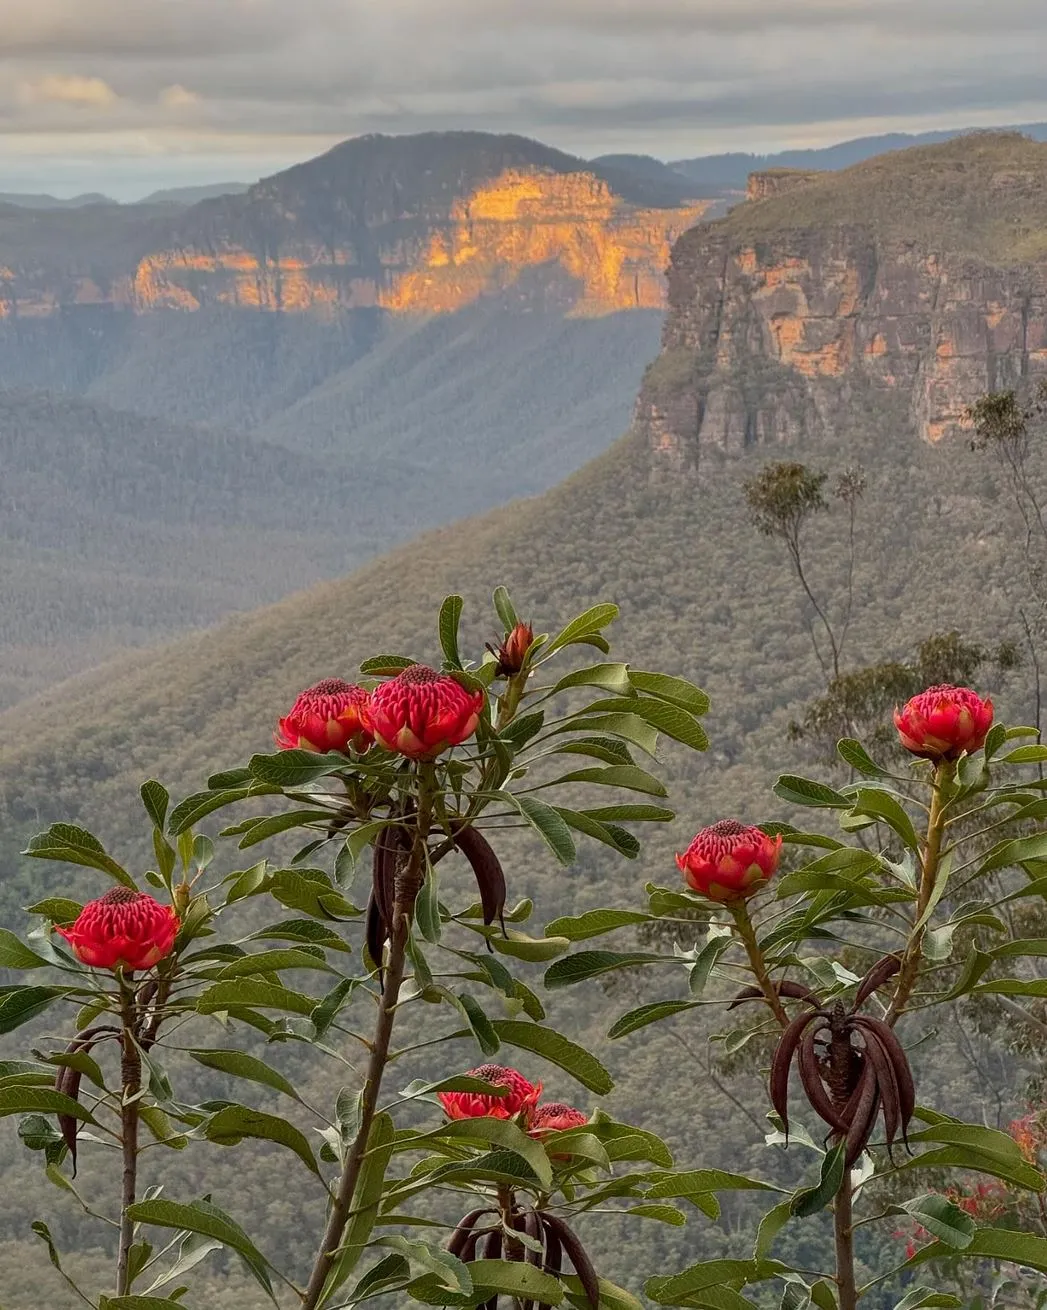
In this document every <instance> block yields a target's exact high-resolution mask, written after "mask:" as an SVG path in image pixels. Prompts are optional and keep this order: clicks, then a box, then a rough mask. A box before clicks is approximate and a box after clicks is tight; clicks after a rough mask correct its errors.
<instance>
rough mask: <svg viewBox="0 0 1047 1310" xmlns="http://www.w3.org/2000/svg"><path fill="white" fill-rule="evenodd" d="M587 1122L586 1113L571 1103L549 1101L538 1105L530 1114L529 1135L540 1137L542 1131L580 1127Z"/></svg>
mask: <svg viewBox="0 0 1047 1310" xmlns="http://www.w3.org/2000/svg"><path fill="white" fill-rule="evenodd" d="M588 1122H589V1117H588V1115H585V1114H583V1113H582V1112H581V1110H576V1109H575V1108H574V1106H573V1105H565V1104H564V1102H563V1101H549V1102H547V1103H546V1104H545V1105H540V1106H538V1108H537V1109H536V1110H535V1112H534V1114H533V1115H532V1116H531V1136H532V1137H541V1136H542V1134H543V1133H556V1132H560V1131H562V1130H563V1129H564V1128H581V1127H582V1125H583V1124H587V1123H588Z"/></svg>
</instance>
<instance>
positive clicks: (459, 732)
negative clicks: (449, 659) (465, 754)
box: [367, 664, 484, 760]
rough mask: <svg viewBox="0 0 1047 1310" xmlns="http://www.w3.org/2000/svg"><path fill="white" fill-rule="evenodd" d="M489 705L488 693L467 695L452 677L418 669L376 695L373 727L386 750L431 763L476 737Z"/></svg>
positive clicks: (392, 680)
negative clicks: (486, 707)
mask: <svg viewBox="0 0 1047 1310" xmlns="http://www.w3.org/2000/svg"><path fill="white" fill-rule="evenodd" d="M483 705H484V694H483V692H482V691H467V690H466V688H465V687H463V686H462V684H461V683H460V682H458V681H457V680H456V679H455V678H452V677H450V676H449V675H448V674H446V673H437V671H436V670H435V669H431V668H429V667H428V665H425V664H412V665H411V666H410V668H407V669H404V671H403V673H400V674H398V675H397V676H396V677H395V678H390V680H389V681H388V682H383V683H382V685H381V686H380V687H376V688H375V690H374V691H373V692H372V693H371V699H370V703H369V704H368V707H367V724H368V726H369V728H370V730H371V732H372V733H373V734H374V738H375V741H377V742H378V744H379V745H380V746H384V747H385V749H386V750H389V751H397V752H398V753H399V754H400V755H406V756H407V758H408V759H411V760H431V759H435V758H436V756H437V755H439V754H440V753H441V752H442V751H445V750H448V749H449V748H450V747H451V746H457V745H459V744H460V743H461V742H463V741H465V740H466V738H467V737H471V736H472V735H473V733H474V732H475V731H476V725H477V724H478V723H479V721H480V711H481V710H482V709H483Z"/></svg>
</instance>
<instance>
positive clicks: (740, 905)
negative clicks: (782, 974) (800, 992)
mask: <svg viewBox="0 0 1047 1310" xmlns="http://www.w3.org/2000/svg"><path fill="white" fill-rule="evenodd" d="M727 908H728V909H729V910H730V911H731V915H732V917H733V918H734V924H735V927H736V928H737V929H738V936H739V938H740V939H741V943H742V945H743V946H744V947H745V953H746V955H747V956H748V957H749V967H750V968H751V969H752V971H753V976H754V977H755V978H756V981H757V983H758V985H759V988H760V991H761V992H763V994H764V999H765V1000H766V1001H767V1004H768V1005H769V1006H770V1007H771V1013H772V1014H773V1015H774V1017H775V1018H776V1019H777V1020H778V1022H779V1023H780V1024H781V1026H782V1027H783V1028H788V1026H789V1016H788V1015H787V1014H786V1013H785V1006H784V1005H782V1001H781V997H780V996H779V995H778V991H777V989H776V988H775V985H774V983H772V982H771V976H770V974H769V973H768V972H767V962H766V961H765V960H764V958H763V952H762V951H761V950H760V943H759V942H758V941H757V940H756V929H755V928H754V927H753V921H752V919H750V918H749V906H748V904H747V903H746V902H745V901H742V900H738V901H730V902H728V906H727Z"/></svg>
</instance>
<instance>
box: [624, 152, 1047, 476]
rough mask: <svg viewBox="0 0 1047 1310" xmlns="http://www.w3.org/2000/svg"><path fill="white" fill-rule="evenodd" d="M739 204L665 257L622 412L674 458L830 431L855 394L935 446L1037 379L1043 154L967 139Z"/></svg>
mask: <svg viewBox="0 0 1047 1310" xmlns="http://www.w3.org/2000/svg"><path fill="white" fill-rule="evenodd" d="M750 196H752V197H755V198H754V199H750V200H749V201H747V202H746V203H745V204H743V205H740V206H739V207H738V208H737V209H735V210H734V211H733V212H732V213H731V214H730V215H729V216H728V217H727V218H726V219H723V220H722V221H720V222H717V223H713V224H708V225H704V226H703V227H701V228H699V229H695V230H693V231H691V232H689V233H687V234H685V235H684V236H683V237H682V238H681V239H680V240H679V241H678V242H677V244H676V246H675V247H674V249H673V255H672V261H671V266H670V273H669V313H668V317H667V320H666V324H665V329H664V332H663V348H662V353H661V355H660V357H659V359H658V360H657V361H656V362H655V364H654V365H652V367H651V369H650V370H649V371H648V375H647V378H646V379H645V384H644V387H643V390H642V392H641V395H640V399H639V402H638V405H637V422H638V424H639V425H640V426H641V427H642V428H643V429H645V430H646V432H647V435H648V437H649V439H650V441H651V443H652V445H653V446H654V447H655V449H658V450H661V451H663V452H665V453H666V455H667V456H669V457H670V459H671V460H672V461H674V462H676V463H681V464H682V463H687V462H693V461H694V460H696V459H697V456H698V451H699V448H700V447H701V446H703V445H709V446H715V447H719V448H720V449H722V450H725V451H731V450H735V449H738V448H741V447H745V446H749V445H753V444H755V443H767V444H773V443H777V442H784V441H793V440H796V439H799V438H802V437H803V436H804V435H805V434H806V433H809V432H813V431H817V430H818V429H821V428H826V427H829V428H837V429H839V428H841V427H842V426H843V425H845V423H846V412H847V406H848V403H849V402H850V401H851V400H853V397H854V395H855V394H857V393H859V392H860V394H861V395H862V396H863V397H867V398H868V397H871V403H872V404H873V405H875V404H876V396H877V394H880V395H881V396H883V397H884V399H885V400H887V399H888V397H889V398H891V399H892V400H893V399H894V398H896V397H898V396H902V397H904V399H905V401H906V403H907V406H908V411H909V414H910V416H911V420H912V423H913V426H914V429H915V430H916V431H917V432H918V433H919V434H920V435H921V436H922V437H924V438H925V439H927V440H930V441H938V440H940V439H941V438H943V437H945V436H947V435H950V434H953V433H955V432H957V431H958V430H959V429H960V427H961V425H962V416H963V412H964V409H965V407H966V406H967V405H968V404H969V403H970V402H971V401H972V400H974V399H975V398H976V397H977V396H978V395H980V394H981V393H983V392H984V391H986V390H988V389H993V388H1001V387H1007V386H1011V385H1013V384H1015V383H1016V382H1018V381H1019V380H1020V379H1022V378H1026V377H1035V376H1038V375H1042V374H1047V145H1044V144H1038V143H1035V142H1032V141H1029V140H1027V139H1025V138H1023V137H1021V136H1018V135H1016V134H995V135H982V134H977V135H973V136H968V137H964V138H961V139H959V140H956V141H952V142H950V143H948V144H946V145H942V146H931V147H926V148H921V149H916V150H907V151H903V152H897V153H895V154H889V155H884V156H881V157H879V158H877V159H874V160H870V161H868V162H867V163H864V164H860V165H858V166H857V167H855V168H852V169H849V170H847V171H846V172H843V173H838V174H829V175H826V174H821V175H819V174H809V175H804V174H799V173H781V174H777V175H767V174H765V175H762V176H761V177H759V178H756V179H754V181H753V184H752V186H751V188H750ZM863 403H869V402H868V400H863ZM891 409H892V410H894V409H896V406H895V405H892V406H891Z"/></svg>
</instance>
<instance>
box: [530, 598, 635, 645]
mask: <svg viewBox="0 0 1047 1310" xmlns="http://www.w3.org/2000/svg"><path fill="white" fill-rule="evenodd" d="M617 617H618V606H617V605H610V604H602V605H593V606H592V607H591V608H590V609H587V610H586V611H585V612H584V613H583V614H579V615H578V617H577V618H575V619H572V620H571V622H570V623H568V624H567V626H566V627H564V628H562V629H561V630H560V631H559V632H558V633H557V634H556V636H555V637H553V639H552V641H550V642H549V644H548V646H546V648H545V649H546V653H547V654H548V655H552V654H554V653H555V652H556V651H558V650H560V649H562V648H563V647H564V646H570V645H573V644H574V643H575V642H577V641H579V640H582V639H584V638H585V637H588V636H591V635H593V634H599V633H600V632H601V631H602V630H603V629H604V628H606V627H607V625H608V624H609V623H613V622H614V620H615V619H616V618H617Z"/></svg>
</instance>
